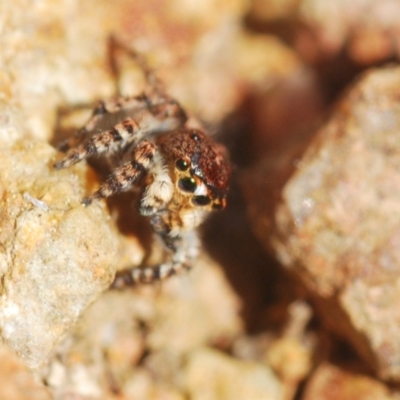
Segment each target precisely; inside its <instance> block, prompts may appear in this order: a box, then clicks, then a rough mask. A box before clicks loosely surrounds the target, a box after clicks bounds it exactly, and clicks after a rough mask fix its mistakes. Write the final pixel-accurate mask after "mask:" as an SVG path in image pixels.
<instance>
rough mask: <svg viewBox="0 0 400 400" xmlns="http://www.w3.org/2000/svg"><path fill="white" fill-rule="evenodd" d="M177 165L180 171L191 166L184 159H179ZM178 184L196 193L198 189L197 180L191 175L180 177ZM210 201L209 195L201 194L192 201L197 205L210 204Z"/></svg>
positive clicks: (182, 188) (185, 190)
mask: <svg viewBox="0 0 400 400" xmlns="http://www.w3.org/2000/svg"><path fill="white" fill-rule="evenodd" d="M175 165H176V168H178V169H179V171H187V170H188V168H189V164H188V163H187V162H186V161H185V160H183V159H179V160H177V161H176V163H175ZM178 186H179V188H180V189H181V190H183V191H184V192H187V193H194V192H195V191H196V189H197V183H196V180H195V179H194V178H193V177H191V176H187V177H185V178H181V179H179V182H178ZM210 202H211V199H210V198H209V197H208V196H203V195H199V196H194V197H193V198H192V203H193V204H195V205H197V206H206V205H207V204H210Z"/></svg>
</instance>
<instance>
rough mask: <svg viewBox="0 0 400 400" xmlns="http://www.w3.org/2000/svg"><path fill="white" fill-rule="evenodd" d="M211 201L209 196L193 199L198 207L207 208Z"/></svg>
mask: <svg viewBox="0 0 400 400" xmlns="http://www.w3.org/2000/svg"><path fill="white" fill-rule="evenodd" d="M210 202H211V199H210V198H209V197H208V196H195V197H193V199H192V203H193V204H196V205H197V206H206V205H207V204H210Z"/></svg>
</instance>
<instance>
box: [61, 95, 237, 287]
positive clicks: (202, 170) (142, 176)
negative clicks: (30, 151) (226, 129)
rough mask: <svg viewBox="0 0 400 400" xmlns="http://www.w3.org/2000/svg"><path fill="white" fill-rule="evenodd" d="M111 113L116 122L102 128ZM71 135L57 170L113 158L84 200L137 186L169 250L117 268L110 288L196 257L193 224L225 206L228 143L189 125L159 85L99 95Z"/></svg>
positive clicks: (164, 273) (155, 276) (169, 271)
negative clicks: (164, 257)
mask: <svg viewBox="0 0 400 400" xmlns="http://www.w3.org/2000/svg"><path fill="white" fill-rule="evenodd" d="M111 118H117V121H118V123H117V124H115V125H114V126H113V127H111V128H110V129H104V128H102V125H103V126H104V125H106V124H104V123H107V121H109V120H110V119H111ZM108 124H109V125H110V123H109V122H108ZM74 140H75V141H78V144H74V145H68V143H67V144H66V145H64V149H65V150H67V154H66V155H65V157H64V158H63V159H62V160H61V161H58V162H57V163H55V164H54V167H55V168H56V169H62V168H67V167H69V166H71V165H73V164H75V163H77V162H80V161H82V160H84V159H86V158H88V157H90V156H94V155H100V154H102V155H105V156H106V157H107V158H108V159H111V160H113V163H114V165H113V168H114V169H113V170H112V172H111V174H110V175H109V176H108V177H107V178H106V180H105V181H104V182H102V183H101V185H100V188H99V189H98V190H97V191H96V192H94V193H93V194H91V195H90V196H88V197H86V198H85V199H83V201H82V203H83V204H84V205H85V206H88V205H90V204H91V203H92V202H93V201H94V200H100V199H103V198H106V197H109V196H112V195H114V194H116V193H119V192H124V191H128V190H130V189H132V188H133V187H137V188H139V190H140V203H139V204H140V205H139V213H140V214H141V215H144V216H146V217H148V218H149V220H150V224H151V226H152V228H153V230H154V232H155V233H156V234H158V235H159V236H160V237H161V239H162V241H163V242H164V244H165V245H166V247H167V248H168V249H169V250H170V251H171V253H172V254H171V258H170V260H169V261H168V262H165V263H163V264H161V265H157V266H154V267H146V268H132V269H126V270H123V271H121V272H118V273H117V275H116V278H115V280H114V283H113V287H116V288H120V287H123V286H126V285H133V284H136V283H143V282H145V283H150V282H153V281H156V280H160V279H165V278H167V277H169V276H171V275H174V274H176V273H178V272H180V271H181V270H184V269H189V268H190V263H191V262H192V260H193V258H195V257H196V256H197V240H196V230H195V228H197V227H198V226H199V224H200V223H201V222H202V221H203V220H204V218H205V216H206V215H207V214H208V213H209V212H210V211H212V210H219V209H223V208H224V207H225V205H226V194H227V189H228V180H229V177H230V164H229V161H228V158H227V153H226V150H225V148H224V147H223V146H222V145H220V144H217V143H215V142H214V141H213V140H212V138H211V137H210V136H209V135H207V134H206V133H204V132H203V131H202V130H199V129H193V128H190V127H188V126H187V116H186V113H185V111H184V110H183V108H182V107H181V106H180V105H179V103H178V102H177V101H176V100H174V99H173V98H171V97H170V96H168V95H167V94H166V93H164V91H162V90H159V89H157V88H155V89H154V88H153V90H151V91H150V92H148V93H147V94H145V93H144V94H141V95H139V96H136V97H117V98H116V99H113V100H108V101H100V102H99V104H98V105H97V107H96V108H95V109H94V111H93V114H92V116H91V118H90V119H89V121H88V122H87V123H86V125H85V126H84V127H83V128H82V129H81V130H80V131H78V133H77V135H76V137H75V138H74ZM116 156H117V157H116ZM116 159H118V161H117V162H115V160H116Z"/></svg>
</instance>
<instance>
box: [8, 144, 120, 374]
mask: <svg viewBox="0 0 400 400" xmlns="http://www.w3.org/2000/svg"><path fill="white" fill-rule="evenodd" d="M55 156H56V152H55V151H54V149H52V148H51V147H50V146H49V145H47V144H44V143H38V142H35V141H29V140H26V141H24V142H16V143H15V144H14V145H12V146H8V145H7V144H5V143H2V144H1V146H0V159H1V160H2V161H1V163H0V216H1V229H0V247H1V252H0V274H1V284H0V336H1V339H2V340H3V341H4V342H6V343H7V344H8V345H9V346H11V347H12V348H13V349H15V350H16V352H17V353H18V354H19V355H20V356H21V357H22V359H23V360H24V361H25V363H26V364H27V365H28V366H29V367H31V368H37V367H39V366H40V365H41V364H42V363H43V362H44V361H45V360H46V358H47V356H48V355H49V353H50V352H51V350H52V348H53V346H54V345H55V344H56V343H57V341H59V340H60V338H61V337H62V335H63V334H64V333H65V332H66V331H67V330H68V329H69V328H70V327H71V325H72V324H74V322H75V321H76V320H77V318H78V317H79V315H80V313H81V312H82V311H83V310H84V309H85V308H86V307H87V306H88V305H89V304H90V303H91V302H92V301H93V300H94V299H95V298H96V297H97V296H98V295H99V294H100V293H101V291H103V290H104V289H106V288H107V286H108V285H109V284H110V283H111V281H112V278H113V274H114V272H115V269H116V263H117V258H116V252H117V240H116V238H117V235H116V233H115V232H114V231H113V230H112V228H111V225H110V221H109V218H108V217H107V214H106V213H105V209H104V207H101V206H100V205H94V206H93V207H89V208H85V207H83V206H82V204H81V203H80V200H81V199H82V197H83V195H84V193H85V190H86V189H85V183H86V182H87V181H86V178H85V175H86V173H87V172H86V171H87V170H86V168H84V166H79V167H75V168H73V169H72V170H71V171H68V172H67V171H61V172H57V171H54V170H53V168H52V162H54V160H55Z"/></svg>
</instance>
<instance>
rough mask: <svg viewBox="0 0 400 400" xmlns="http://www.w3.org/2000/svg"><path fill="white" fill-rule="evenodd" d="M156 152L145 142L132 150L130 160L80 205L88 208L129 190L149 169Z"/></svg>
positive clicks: (154, 148)
mask: <svg viewBox="0 0 400 400" xmlns="http://www.w3.org/2000/svg"><path fill="white" fill-rule="evenodd" d="M156 151H157V150H156V146H155V145H154V144H153V143H151V142H149V141H147V140H145V141H143V142H141V143H140V144H139V145H138V146H137V147H135V148H134V149H133V152H132V160H131V161H127V162H125V163H123V164H122V165H120V166H119V167H117V168H116V169H115V170H114V171H113V172H112V173H111V174H110V175H109V176H108V178H107V179H106V181H105V182H104V183H102V184H101V186H100V188H99V189H98V190H97V191H96V192H94V193H93V194H91V195H90V196H88V197H86V198H85V199H83V201H82V203H83V204H84V205H85V206H88V205H89V204H91V203H92V201H93V200H100V199H103V198H105V197H109V196H112V195H114V194H116V193H119V192H125V191H127V190H129V189H130V188H131V187H132V186H133V185H134V184H135V183H136V182H137V181H138V179H139V178H140V177H141V176H143V175H144V174H145V173H146V172H147V171H148V170H149V169H150V168H151V165H152V162H153V158H154V155H155V154H156Z"/></svg>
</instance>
